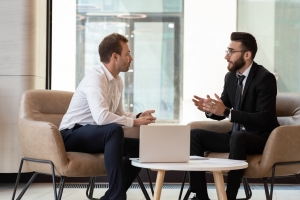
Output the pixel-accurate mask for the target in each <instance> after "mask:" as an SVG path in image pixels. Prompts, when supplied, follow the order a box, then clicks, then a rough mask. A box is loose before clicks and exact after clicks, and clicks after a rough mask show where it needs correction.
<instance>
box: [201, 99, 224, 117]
mask: <svg viewBox="0 0 300 200" xmlns="http://www.w3.org/2000/svg"><path fill="white" fill-rule="evenodd" d="M215 97H216V99H217V100H215V99H212V98H210V96H209V95H207V99H205V100H204V101H203V110H205V112H209V113H213V114H215V115H218V116H223V114H224V111H225V109H226V106H225V105H224V103H223V101H222V99H220V97H219V96H218V95H217V94H215Z"/></svg>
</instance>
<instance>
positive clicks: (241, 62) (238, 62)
mask: <svg viewBox="0 0 300 200" xmlns="http://www.w3.org/2000/svg"><path fill="white" fill-rule="evenodd" d="M229 64H230V63H228V66H227V69H228V71H230V72H236V71H237V70H239V69H241V68H242V67H243V66H244V65H245V64H246V62H245V61H244V59H243V55H241V56H240V57H239V59H238V60H236V61H235V62H232V66H231V67H230V66H229Z"/></svg>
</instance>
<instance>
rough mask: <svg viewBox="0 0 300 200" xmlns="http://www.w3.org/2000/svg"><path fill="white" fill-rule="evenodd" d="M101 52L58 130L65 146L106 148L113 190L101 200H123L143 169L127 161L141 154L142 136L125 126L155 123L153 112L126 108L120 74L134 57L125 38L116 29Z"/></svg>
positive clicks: (96, 150) (92, 150)
mask: <svg viewBox="0 0 300 200" xmlns="http://www.w3.org/2000/svg"><path fill="white" fill-rule="evenodd" d="M98 51H99V55H100V60H101V64H100V66H96V67H94V68H93V69H92V71H91V72H90V73H89V74H87V75H86V76H85V77H84V78H83V79H82V81H81V83H80V84H79V85H78V87H77V89H76V91H75V93H74V95H73V97H72V100H71V103H70V105H69V108H68V110H67V112H66V114H65V115H64V117H63V119H62V122H61V124H60V127H59V130H60V131H61V134H62V137H63V140H64V144H65V148H66V151H73V152H85V153H104V158H105V166H106V171H107V177H108V180H109V189H108V190H107V191H106V193H105V195H104V196H103V197H102V198H101V200H108V199H109V200H124V199H126V191H127V189H128V188H129V187H130V185H131V184H132V182H133V181H134V179H135V178H136V176H137V175H138V173H139V172H140V168H137V167H134V166H132V165H131V162H130V160H129V158H130V157H138V156H139V155H138V154H139V140H138V139H133V138H124V132H123V128H122V126H129V127H132V126H140V125H147V124H149V123H153V122H155V120H156V118H155V117H153V116H152V113H154V112H155V111H154V110H148V111H145V112H143V113H140V114H138V115H137V114H136V113H127V112H125V111H124V109H123V105H122V93H123V82H122V79H121V78H120V76H119V73H120V72H127V71H128V70H129V67H130V63H131V61H132V60H133V58H132V56H131V55H130V48H129V45H128V40H127V38H126V37H124V36H123V35H120V34H117V33H113V34H111V35H108V36H106V37H105V38H104V39H103V40H102V42H101V43H100V45H99V49H98ZM123 157H125V158H124V159H123Z"/></svg>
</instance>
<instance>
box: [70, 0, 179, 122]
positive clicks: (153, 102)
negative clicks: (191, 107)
mask: <svg viewBox="0 0 300 200" xmlns="http://www.w3.org/2000/svg"><path fill="white" fill-rule="evenodd" d="M76 15H77V34H76V78H75V81H76V86H77V85H78V84H79V83H80V81H81V79H82V78H83V77H84V75H85V73H86V72H87V71H88V70H90V69H91V68H92V67H93V66H97V65H99V62H100V59H99V55H98V45H99V43H100V42H101V41H102V39H103V38H104V37H105V36H107V35H108V34H111V33H113V32H117V33H120V34H123V35H125V36H126V37H127V38H128V40H129V44H130V48H131V52H132V56H133V62H132V64H131V68H130V70H129V72H127V73H121V74H120V75H121V77H122V79H123V82H124V94H123V98H124V99H123V102H124V106H125V109H126V110H127V111H135V112H141V111H144V110H147V109H155V110H156V113H155V116H156V117H157V119H158V122H163V123H178V122H179V115H180V113H179V111H180V109H179V105H180V100H181V99H180V98H181V87H182V37H181V35H182V30H181V29H182V28H181V27H182V1H181V0H176V1H174V0H154V1H150V0H148V1H139V0H130V1H129V0H127V1H126V0H113V1H112V0H102V1H99V0H97V1H96V0H78V1H77V14H76Z"/></svg>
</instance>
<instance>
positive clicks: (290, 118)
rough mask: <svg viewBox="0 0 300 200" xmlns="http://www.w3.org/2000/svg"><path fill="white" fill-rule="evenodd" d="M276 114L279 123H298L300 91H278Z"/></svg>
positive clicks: (299, 116)
mask: <svg viewBox="0 0 300 200" xmlns="http://www.w3.org/2000/svg"><path fill="white" fill-rule="evenodd" d="M276 115H277V119H278V122H279V124H280V125H300V93H278V94H277V99H276Z"/></svg>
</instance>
